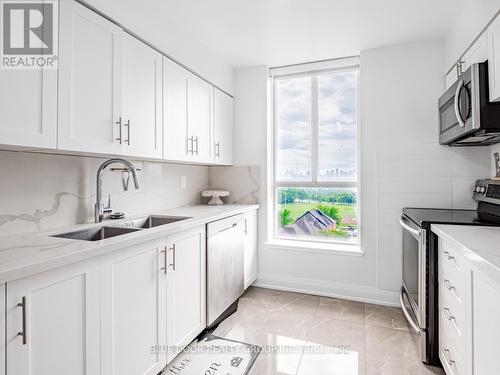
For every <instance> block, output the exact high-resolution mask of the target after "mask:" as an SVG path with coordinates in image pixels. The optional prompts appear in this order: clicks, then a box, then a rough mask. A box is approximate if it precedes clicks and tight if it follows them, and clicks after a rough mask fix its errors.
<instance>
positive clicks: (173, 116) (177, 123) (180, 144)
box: [163, 57, 191, 161]
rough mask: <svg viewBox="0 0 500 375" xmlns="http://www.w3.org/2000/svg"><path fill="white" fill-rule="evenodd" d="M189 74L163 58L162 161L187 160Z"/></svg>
mask: <svg viewBox="0 0 500 375" xmlns="http://www.w3.org/2000/svg"><path fill="white" fill-rule="evenodd" d="M188 78H189V72H188V71H187V70H186V69H184V68H183V67H182V66H180V65H178V64H176V63H175V62H173V61H172V60H170V59H167V58H166V57H164V58H163V159H165V160H175V161H181V160H187V158H188V154H189V152H190V150H189V149H188V147H191V144H188V139H187V138H188V135H187V85H188Z"/></svg>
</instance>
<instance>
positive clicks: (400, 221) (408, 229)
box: [399, 217, 420, 237]
mask: <svg viewBox="0 0 500 375" xmlns="http://www.w3.org/2000/svg"><path fill="white" fill-rule="evenodd" d="M399 224H401V226H402V227H403V229H405V230H407V231H408V232H410V233H411V234H413V235H414V236H415V237H420V231H418V230H416V229H413V228H412V227H410V226H409V225H408V224H406V223H405V222H404V220H403V218H402V217H400V218H399Z"/></svg>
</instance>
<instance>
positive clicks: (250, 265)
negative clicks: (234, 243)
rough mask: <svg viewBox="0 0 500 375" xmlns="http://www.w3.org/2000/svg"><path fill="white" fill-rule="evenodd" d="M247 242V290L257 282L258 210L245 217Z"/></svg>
mask: <svg viewBox="0 0 500 375" xmlns="http://www.w3.org/2000/svg"><path fill="white" fill-rule="evenodd" d="M244 221H245V242H244V253H243V259H244V261H243V264H244V275H245V283H244V286H245V289H247V288H248V287H249V286H250V285H252V284H253V282H254V281H255V280H257V267H258V263H257V210H255V211H251V212H247V213H246V214H245V215H244Z"/></svg>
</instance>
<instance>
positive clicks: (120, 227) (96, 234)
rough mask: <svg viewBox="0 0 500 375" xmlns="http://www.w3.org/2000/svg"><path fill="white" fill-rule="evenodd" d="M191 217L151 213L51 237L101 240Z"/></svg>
mask: <svg viewBox="0 0 500 375" xmlns="http://www.w3.org/2000/svg"><path fill="white" fill-rule="evenodd" d="M186 219H191V218H190V217H185V216H162V215H150V216H147V217H144V218H140V219H135V220H131V221H126V222H124V223H117V224H116V225H105V226H102V227H96V228H89V229H82V230H77V231H73V232H66V233H60V234H55V235H52V236H51V237H59V238H68V239H72V240H82V241H100V240H104V239H106V238H111V237H116V236H121V235H123V234H127V233H131V232H137V231H140V230H142V229H148V228H154V227H158V226H161V225H167V224H171V223H176V222H178V221H181V220H186Z"/></svg>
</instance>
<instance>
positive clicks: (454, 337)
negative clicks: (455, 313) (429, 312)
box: [439, 311, 466, 375]
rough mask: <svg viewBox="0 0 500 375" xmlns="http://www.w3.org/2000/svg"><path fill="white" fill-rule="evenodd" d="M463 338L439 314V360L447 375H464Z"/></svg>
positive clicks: (441, 314)
mask: <svg viewBox="0 0 500 375" xmlns="http://www.w3.org/2000/svg"><path fill="white" fill-rule="evenodd" d="M464 354H465V338H464V337H463V336H462V337H460V336H459V335H458V334H457V332H456V331H455V329H454V328H453V326H452V325H451V323H450V321H449V320H448V319H447V318H446V317H445V316H444V315H443V313H442V311H440V314H439V358H440V359H441V363H442V364H443V367H444V369H445V371H446V374H447V375H465V373H466V364H465V355H464Z"/></svg>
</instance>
